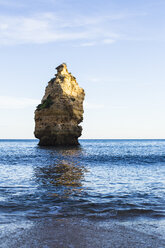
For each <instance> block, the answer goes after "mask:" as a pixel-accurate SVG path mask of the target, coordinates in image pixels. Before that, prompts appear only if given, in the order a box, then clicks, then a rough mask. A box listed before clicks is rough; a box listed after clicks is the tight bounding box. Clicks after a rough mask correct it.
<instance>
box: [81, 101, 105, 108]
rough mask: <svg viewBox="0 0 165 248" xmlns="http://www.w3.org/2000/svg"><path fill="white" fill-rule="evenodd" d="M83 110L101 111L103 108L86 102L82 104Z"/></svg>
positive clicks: (100, 105) (101, 105)
mask: <svg viewBox="0 0 165 248" xmlns="http://www.w3.org/2000/svg"><path fill="white" fill-rule="evenodd" d="M84 108H85V109H102V108H104V105H103V104H95V103H89V102H87V101H85V102H84Z"/></svg>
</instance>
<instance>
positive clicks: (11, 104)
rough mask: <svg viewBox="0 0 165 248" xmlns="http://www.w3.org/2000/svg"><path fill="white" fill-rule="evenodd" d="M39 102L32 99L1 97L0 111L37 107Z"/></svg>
mask: <svg viewBox="0 0 165 248" xmlns="http://www.w3.org/2000/svg"><path fill="white" fill-rule="evenodd" d="M39 102H40V101H39V100H37V99H31V98H17V97H11V96H0V109H23V108H27V107H33V106H34V107H35V106H36V105H37V104H38V103H39Z"/></svg>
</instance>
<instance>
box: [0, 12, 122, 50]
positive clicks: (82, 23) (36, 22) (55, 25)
mask: <svg viewBox="0 0 165 248" xmlns="http://www.w3.org/2000/svg"><path fill="white" fill-rule="evenodd" d="M106 21H107V17H99V18H98V17H95V16H93V17H90V18H89V17H84V16H81V17H80V16H79V17H73V16H70V17H62V16H58V15H57V14H55V13H40V14H37V15H33V16H27V17H25V16H0V45H10V44H11V45H13V44H26V43H37V44H38V43H48V42H56V41H69V40H72V41H73V40H79V41H81V44H82V46H93V45H95V44H96V41H97V40H98V41H99V40H100V41H101V40H102V39H109V40H110V39H112V38H114V39H115V38H117V37H118V35H117V34H114V33H113V32H110V31H109V30H107V31H106V30H105V29H104V28H103V24H104V22H106ZM83 40H84V41H85V42H83Z"/></svg>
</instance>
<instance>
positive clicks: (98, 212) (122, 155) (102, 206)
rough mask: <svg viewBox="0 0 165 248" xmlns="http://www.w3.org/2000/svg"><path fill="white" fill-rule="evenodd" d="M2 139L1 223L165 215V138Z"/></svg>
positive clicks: (159, 216)
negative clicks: (45, 143) (59, 143)
mask: <svg viewBox="0 0 165 248" xmlns="http://www.w3.org/2000/svg"><path fill="white" fill-rule="evenodd" d="M80 144H81V145H80V147H78V148H52V147H49V148H45V147H39V146H38V145H37V141H36V140H0V223H7V222H8V223H9V222H10V221H13V220H14V219H15V220H20V219H23V218H25V219H32V218H39V217H46V216H54V217H64V216H68V217H70V216H83V217H89V218H105V219H108V218H113V219H114V218H116V219H127V220H128V219H129V218H136V217H140V218H142V217H147V218H150V219H164V217H165V140H81V141H80Z"/></svg>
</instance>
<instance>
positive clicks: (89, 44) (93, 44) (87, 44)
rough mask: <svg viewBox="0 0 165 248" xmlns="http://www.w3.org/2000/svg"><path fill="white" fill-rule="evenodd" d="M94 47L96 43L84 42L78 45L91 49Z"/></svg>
mask: <svg viewBox="0 0 165 248" xmlns="http://www.w3.org/2000/svg"><path fill="white" fill-rule="evenodd" d="M95 45H96V42H85V43H82V44H80V46H82V47H91V46H95Z"/></svg>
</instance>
